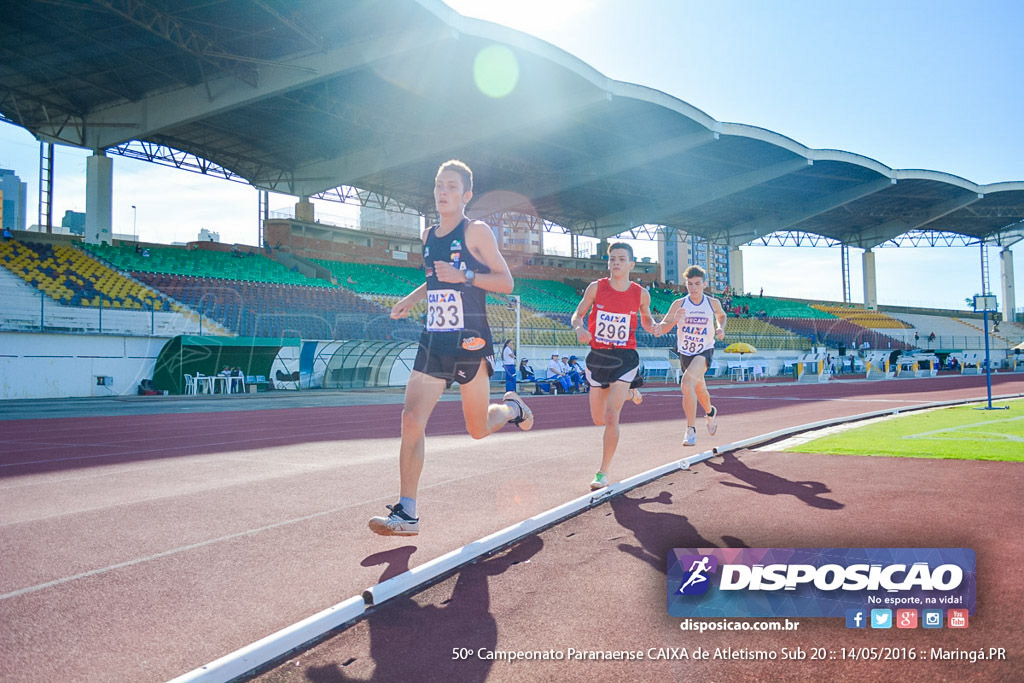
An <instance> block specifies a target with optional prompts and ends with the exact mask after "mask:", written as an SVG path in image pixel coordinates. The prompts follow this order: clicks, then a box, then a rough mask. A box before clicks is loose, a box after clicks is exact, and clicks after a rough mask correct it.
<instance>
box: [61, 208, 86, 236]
mask: <svg viewBox="0 0 1024 683" xmlns="http://www.w3.org/2000/svg"><path fill="white" fill-rule="evenodd" d="M60 226H61V227H62V228H67V229H68V232H69V233H71V234H72V235H84V234H85V213H84V212H82V211H72V210H71V209H68V210H67V211H65V212H64V218H62V219H61V220H60Z"/></svg>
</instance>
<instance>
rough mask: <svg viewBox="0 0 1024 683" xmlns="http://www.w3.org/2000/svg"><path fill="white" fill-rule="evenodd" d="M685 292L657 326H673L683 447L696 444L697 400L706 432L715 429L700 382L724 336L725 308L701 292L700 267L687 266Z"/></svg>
mask: <svg viewBox="0 0 1024 683" xmlns="http://www.w3.org/2000/svg"><path fill="white" fill-rule="evenodd" d="M683 276H684V277H685V278H686V292H687V295H686V296H684V297H683V298H681V299H676V300H675V301H673V302H672V305H671V306H669V309H668V313H666V314H665V317H664V318H663V319H662V321H661V322H660V323H658V326H659V327H660V331H662V332H664V331H666V330H668V329H669V328H671V327H672V326H673V325H674V326H675V328H676V350H677V351H678V352H679V366H680V367H681V368H682V370H683V379H682V381H681V382H680V385H679V388H680V389H681V390H682V392H683V412H684V413H685V414H686V437H685V439H684V440H683V445H684V446H695V445H696V444H697V428H696V426H695V425H696V422H697V403H700V405H701V407H703V408H704V413H705V418H704V419H705V422H706V425H707V429H708V434H711V435H714V433H715V432H716V431H718V420H717V417H718V409H717V408H715V407H714V406H713V405H711V394H709V393H708V386H707V384H706V383H705V382H704V373H706V372H707V371H708V367H710V365H711V358H712V356H713V355H714V352H715V340H716V339H717V340H722V339H725V317H726V316H725V309H723V308H722V304H721V303H719V301H718V299H715V298H713V297H710V296H708V295H707V294H705V293H704V287H705V281H706V273H705V272H704V269H703V268H701V267H700V266H690V267H689V268H687V269H686V272H685V273H683Z"/></svg>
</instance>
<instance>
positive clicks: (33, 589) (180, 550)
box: [0, 450, 566, 601]
mask: <svg viewBox="0 0 1024 683" xmlns="http://www.w3.org/2000/svg"><path fill="white" fill-rule="evenodd" d="M524 452H529V450H526V451H524ZM565 455H566V452H564V451H563V452H559V453H557V454H555V455H551V456H548V457H545V458H537V459H536V460H531V461H530V464H531V465H532V464H536V463H542V462H545V461H548V460H557V459H559V458H563V457H565ZM521 466H522V463H517V464H514V465H506V466H504V467H498V468H496V469H493V470H488V471H486V472H477V473H473V474H467V475H464V476H461V477H452V478H450V479H445V480H443V481H438V482H437V483H434V484H431V485H429V486H425V487H421V490H430V489H433V488H437V487H439V486H446V485H448V484H452V483H457V482H460V481H465V480H467V479H473V478H476V477H491V476H493V475H494V474H496V473H498V472H504V471H505V470H514V469H517V468H519V467H521ZM204 491H205V490H204ZM177 495H181V494H174V495H171V496H166V497H167V498H173V497H174V496H177ZM393 498H394V496H393V495H391V494H388V495H386V496H377V497H376V498H370V499H367V500H363V501H358V502H355V503H348V504H346V505H341V506H339V507H336V508H330V509H328V510H321V511H320V512H314V513H313V514H310V515H305V516H304V517H296V518H294V519H286V520H284V521H281V522H275V523H274V524H268V525H266V526H262V527H258V528H256V529H249V530H247V531H240V532H238V533H234V534H228V535H226V536H220V537H218V538H211V539H207V540H205V541H200V542H198V543H192V544H189V545H183V546H180V547H178V548H172V549H170V550H165V551H163V552H160V553H155V554H153V555H148V556H146V557H139V558H136V559H134V560H127V561H125V562H118V563H117V564H112V565H108V566H106V567H100V568H98V569H91V570H89V571H87V572H82V573H80V574H74V575H73V576H65V577H63V578H60V579H54V580H53V581H47V582H45V583H40V584H36V585H35V586H28V587H26V588H19V589H18V590H14V591H11V592H9V593H3V594H0V601H3V600H7V599H9V598H16V597H18V596H19V595H25V594H28V593H35V592H36V591H41V590H44V589H46V588H52V587H53V586H59V585H61V584H65V583H69V582H71V581H77V580H79V579H85V578H88V577H90V576H96V575H98V574H105V573H107V572H111V571H114V570H116V569H123V568H125V567H132V566H134V565H137V564H142V563H143V562H149V561H151V560H158V559H161V558H164V557H169V556H171V555H177V554H179V553H183V552H187V551H189V550H195V549H196V548H202V547H205V546H208V545H213V544H214V543H221V542H224V541H231V540H234V539H236V538H243V537H245V536H252V535H255V534H259V533H263V532H264V531H271V530H273V529H278V528H281V527H284V526H289V525H292V524H299V523H301V522H306V521H309V520H311V519H317V518H319V517H324V516H326V515H332V514H335V513H338V512H341V511H343V510H347V509H349V508H353V507H359V506H361V505H368V504H370V503H376V502H380V501H385V500H392V499H393ZM135 502H146V501H133V502H131V503H124V505H133V504H135ZM114 507H117V506H114ZM5 526H9V525H5Z"/></svg>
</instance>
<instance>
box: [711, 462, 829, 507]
mask: <svg viewBox="0 0 1024 683" xmlns="http://www.w3.org/2000/svg"><path fill="white" fill-rule="evenodd" d="M703 464H704V465H707V466H708V467H710V468H711V469H712V470H714V471H715V472H721V473H723V474H729V475H731V476H733V477H736V478H737V479H739V480H740V481H743V482H746V485H743V484H737V483H735V482H731V481H723V482H722V486H731V487H733V488H738V489H745V490H747V491H752V492H754V493H759V494H761V495H764V496H793V497H795V498H797V499H799V500H801V501H803V503H804V504H806V505H809V506H810V507H816V508H820V509H822V510H842V509H843V508H845V507H846V506H845V505H844V504H843V503H840V502H839V501H837V500H832V499H831V498H824V497H823V496H824V495H825V494H826V493H831V492H832V489H830V488H829V487H828V486H826V485H825V484H824V483H823V482H820V481H790V480H789V479H786V478H784V477H780V476H779V475H777V474H772V473H771V472H765V471H764V470H756V469H754V468H752V467H750V466H749V465H747V464H746V463H744V462H743V461H742V460H740V459H739V458H738V457H736V454H735V453H726V454H725V455H723V456H722V458H721V460H715V459H714V458H712V459H711V460H706V461H704V463H703Z"/></svg>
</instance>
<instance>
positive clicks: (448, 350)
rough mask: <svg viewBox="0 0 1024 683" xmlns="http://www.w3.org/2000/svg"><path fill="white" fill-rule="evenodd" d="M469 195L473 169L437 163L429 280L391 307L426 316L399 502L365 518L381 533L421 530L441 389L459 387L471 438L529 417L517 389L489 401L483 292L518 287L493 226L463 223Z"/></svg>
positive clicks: (426, 238) (426, 243)
mask: <svg viewBox="0 0 1024 683" xmlns="http://www.w3.org/2000/svg"><path fill="white" fill-rule="evenodd" d="M472 197H473V172H472V171H471V170H470V169H469V167H468V166H466V165H465V164H464V163H462V162H461V161H455V160H452V161H448V162H445V163H444V164H442V165H441V168H439V169H438V171H437V176H436V177H435V178H434V205H435V207H436V208H437V213H438V215H439V216H440V218H441V220H440V222H439V223H438V224H437V225H435V226H433V227H431V228H430V229H429V230H427V231H425V232H424V234H423V263H424V269H425V271H426V282H425V283H423V284H422V285H420V286H419V287H417V288H416V289H415V290H413V291H412V292H411V293H410V294H409V295H408V296H406V297H405V298H403V299H402V300H401V301H399V302H398V303H396V304H395V305H394V307H393V308H392V309H391V317H392V318H395V319H398V318H405V317H407V316H408V315H409V313H410V312H411V311H412V309H413V307H414V306H416V305H417V304H418V303H419V302H421V301H424V300H426V301H427V304H428V312H427V318H426V321H425V324H424V329H423V334H422V335H421V336H420V346H419V350H418V351H417V353H416V361H415V363H414V364H413V370H412V373H410V376H409V383H408V384H407V385H406V387H405V403H404V404H403V406H402V445H401V449H400V451H399V456H398V469H399V485H400V488H399V499H398V503H397V504H395V505H388V506H387V507H388V510H389V511H390V512H389V514H387V515H385V516H382V517H374V518H373V519H371V520H370V530H371V531H373V532H374V533H377V534H381V535H383V536H414V535H416V534H418V533H419V530H420V520H419V516H418V515H417V510H416V508H417V505H416V493H417V490H418V488H419V480H420V473H421V471H422V470H423V460H424V452H425V448H424V433H425V431H426V427H427V420H428V419H429V418H430V413H431V412H432V411H433V410H434V406H435V405H437V401H438V399H440V398H441V394H442V393H443V392H444V390H445V387H446V386H449V387H450V386H451V385H452V384H453V383H458V385H459V393H460V395H461V398H462V414H463V416H464V417H465V418H466V431H468V432H469V434H470V436H472V437H473V438H474V439H482V438H484V437H485V436H487V435H489V434H493V433H494V432H496V431H498V430H499V429H501V428H502V427H504V426H505V425H506V424H508V423H512V424H515V425H518V426H519V428H520V429H522V430H527V429H530V427H532V426H533V413H532V412H531V411H530V409H529V408H528V407H527V406H526V404H525V403H524V402H523V400H522V399H521V398H519V395H518V394H516V392H514V391H507V392H505V395H504V396H503V397H502V402H501V403H491V402H490V396H491V387H490V375H491V374H492V373H493V372H494V368H493V366H492V364H491V358H490V357H492V356H493V354H494V344H493V341H492V339H491V328H490V326H489V325H488V324H487V292H495V293H499V294H511V293H512V288H513V286H514V285H515V282H514V281H513V279H512V274H511V273H510V272H509V270H508V264H507V263H505V259H504V257H502V255H501V252H500V251H499V250H498V244H497V242H496V241H495V239H494V234H493V233H492V232H491V230H490V228H489V227H488V226H487V225H486V224H484V223H481V222H480V221H469V220H467V219H466V211H465V209H466V204H467V203H468V202H469V200H470V199H471V198H472Z"/></svg>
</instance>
